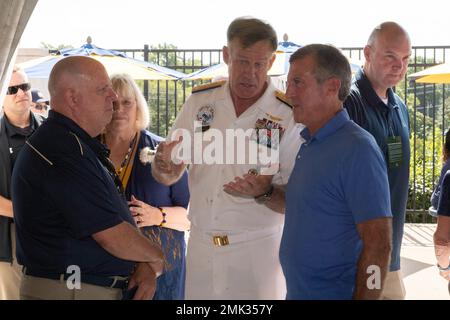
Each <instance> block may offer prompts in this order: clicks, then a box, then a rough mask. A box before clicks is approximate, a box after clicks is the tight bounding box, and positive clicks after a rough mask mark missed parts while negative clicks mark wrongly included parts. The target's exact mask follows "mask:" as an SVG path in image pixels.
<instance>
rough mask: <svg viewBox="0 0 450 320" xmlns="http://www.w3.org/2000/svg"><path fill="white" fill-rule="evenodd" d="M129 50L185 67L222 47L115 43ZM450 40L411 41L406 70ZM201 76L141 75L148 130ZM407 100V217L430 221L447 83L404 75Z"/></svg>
mask: <svg viewBox="0 0 450 320" xmlns="http://www.w3.org/2000/svg"><path fill="white" fill-rule="evenodd" d="M117 50H118V51H122V52H125V53H127V54H128V55H130V56H132V57H134V58H137V59H143V60H146V61H150V62H153V63H156V64H158V65H161V66H165V67H169V68H172V69H175V70H177V71H181V72H184V73H191V72H194V71H197V70H199V69H202V68H205V67H208V66H211V65H214V64H217V63H220V62H221V61H222V55H221V50H220V49H203V50H197V49H150V48H149V47H148V45H145V46H144V48H143V49H117ZM342 50H343V52H344V53H345V54H347V55H348V56H349V57H350V58H355V59H358V60H363V48H361V47H345V48H342ZM449 54H450V46H415V47H413V51H412V55H411V59H410V64H409V68H408V74H412V73H414V72H417V71H420V70H422V69H424V68H427V67H430V66H433V65H435V64H438V63H442V62H445V61H446V58H447V57H448V56H449ZM198 83H201V81H200V82H199V81H180V80H179V81H143V82H142V84H141V85H142V89H143V93H144V95H145V97H146V98H147V101H148V103H149V107H150V113H151V118H152V124H151V127H150V130H151V131H153V132H154V133H156V134H158V135H161V136H165V135H166V134H167V132H168V130H169V128H170V126H171V125H172V123H173V121H174V120H175V117H176V115H177V111H178V110H179V108H181V106H182V105H183V103H184V102H185V101H186V98H187V97H188V96H189V94H190V93H191V89H192V87H193V86H194V85H196V84H198ZM395 90H396V92H397V93H398V94H399V96H400V97H401V98H402V99H403V100H405V101H406V102H407V105H408V108H409V111H410V126H411V173H410V176H411V179H410V194H409V200H408V216H407V219H408V221H410V222H429V221H432V219H431V217H430V216H429V215H428V214H427V213H426V211H427V209H428V207H429V205H430V203H429V198H430V196H431V193H432V190H433V189H434V187H435V183H436V180H437V179H438V178H439V174H440V170H441V152H442V145H443V138H444V132H445V131H446V130H447V129H448V127H449V125H450V112H449V111H448V109H449V107H448V104H449V103H450V100H449V97H450V92H449V88H448V86H446V85H434V84H418V83H415V82H413V81H409V80H408V78H407V77H405V79H404V80H403V81H402V82H401V83H399V85H398V86H397V87H396V88H395Z"/></svg>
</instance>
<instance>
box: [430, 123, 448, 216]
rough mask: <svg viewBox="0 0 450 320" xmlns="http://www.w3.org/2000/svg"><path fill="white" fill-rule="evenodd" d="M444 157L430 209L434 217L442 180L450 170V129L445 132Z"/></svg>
mask: <svg viewBox="0 0 450 320" xmlns="http://www.w3.org/2000/svg"><path fill="white" fill-rule="evenodd" d="M442 159H443V160H444V164H443V165H442V170H441V175H440V176H439V181H438V183H437V185H436V189H435V190H434V192H433V194H432V195H431V208H430V210H429V212H430V214H431V215H432V216H434V217H436V216H437V214H436V210H437V207H438V204H439V199H440V197H441V188H442V180H443V179H444V176H445V174H446V173H447V171H448V170H450V129H448V130H447V133H446V134H445V141H444V146H443V148H442Z"/></svg>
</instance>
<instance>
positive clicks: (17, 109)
mask: <svg viewBox="0 0 450 320" xmlns="http://www.w3.org/2000/svg"><path fill="white" fill-rule="evenodd" d="M30 89H31V85H30V83H29V81H28V77H27V75H26V73H25V72H24V71H23V70H22V69H20V68H19V67H17V66H15V67H14V68H13V73H12V75H11V80H10V82H9V86H8V89H7V91H6V96H5V100H4V101H3V103H2V106H3V112H2V111H1V110H0V300H17V299H19V287H20V278H21V277H22V273H21V267H20V265H19V264H18V263H17V259H16V254H15V251H16V250H15V245H16V243H15V225H14V219H13V218H14V212H13V208H12V201H11V174H12V169H13V168H14V164H15V162H16V159H17V156H18V154H19V152H20V150H21V149H22V147H23V145H24V144H25V140H26V139H28V138H29V137H30V136H31V134H33V132H34V131H35V130H36V129H37V128H38V126H40V125H41V123H42V121H43V120H44V118H43V117H41V116H39V115H35V114H33V113H32V112H31V110H30V106H31V91H30Z"/></svg>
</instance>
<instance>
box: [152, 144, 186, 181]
mask: <svg viewBox="0 0 450 320" xmlns="http://www.w3.org/2000/svg"><path fill="white" fill-rule="evenodd" d="M182 141H183V136H180V137H179V138H178V140H174V141H171V142H166V141H163V142H161V143H160V144H158V147H157V149H156V154H155V160H154V161H153V162H154V165H155V166H156V167H157V168H158V170H159V171H160V172H161V173H165V174H172V173H174V172H176V171H177V170H180V169H181V167H183V166H184V163H183V162H182V161H180V163H178V164H176V163H174V161H173V159H172V151H173V149H174V148H175V147H176V146H177V145H178V144H180V143H181V142H182Z"/></svg>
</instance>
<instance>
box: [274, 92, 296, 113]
mask: <svg viewBox="0 0 450 320" xmlns="http://www.w3.org/2000/svg"><path fill="white" fill-rule="evenodd" d="M275 98H277V99H278V100H279V101H281V102H283V103H284V104H285V105H287V106H288V107H289V108H291V109H292V108H293V107H292V104H291V103H290V102H289V99H288V98H287V97H286V94H285V93H284V92H283V91H280V90H275Z"/></svg>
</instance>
